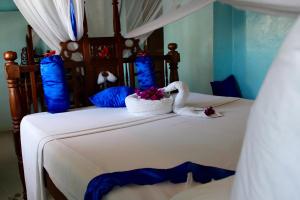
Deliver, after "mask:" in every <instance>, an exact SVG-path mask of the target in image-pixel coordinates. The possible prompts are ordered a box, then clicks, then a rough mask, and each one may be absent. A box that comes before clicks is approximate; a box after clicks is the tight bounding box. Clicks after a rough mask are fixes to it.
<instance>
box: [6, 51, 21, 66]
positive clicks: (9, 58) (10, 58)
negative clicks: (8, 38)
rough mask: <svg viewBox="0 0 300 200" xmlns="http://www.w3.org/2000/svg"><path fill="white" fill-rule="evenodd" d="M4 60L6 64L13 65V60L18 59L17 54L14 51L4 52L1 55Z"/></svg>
mask: <svg viewBox="0 0 300 200" xmlns="http://www.w3.org/2000/svg"><path fill="white" fill-rule="evenodd" d="M3 57H4V60H5V61H6V62H8V63H14V62H15V60H16V59H17V58H18V56H17V53H16V52H14V51H6V52H5V53H4V54H3Z"/></svg>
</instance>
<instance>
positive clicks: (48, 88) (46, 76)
mask: <svg viewBox="0 0 300 200" xmlns="http://www.w3.org/2000/svg"><path fill="white" fill-rule="evenodd" d="M40 66H41V67H40V68H41V76H42V82H43V89H44V96H45V100H46V104H47V109H48V112H50V113H59V112H65V111H67V110H68V109H69V108H70V98H69V91H68V88H67V83H66V79H65V70H64V65H63V61H62V59H61V57H60V56H58V55H54V56H49V57H45V58H43V59H42V60H41V63H40Z"/></svg>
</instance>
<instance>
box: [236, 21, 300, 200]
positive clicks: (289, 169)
mask: <svg viewBox="0 0 300 200" xmlns="http://www.w3.org/2000/svg"><path fill="white" fill-rule="evenodd" d="M231 199H232V200H299V199H300V18H298V20H297V22H296V24H295V26H294V28H293V29H292V31H291V32H290V34H289V36H288V37H287V39H286V40H285V42H284V44H283V46H282V48H281V50H280V53H279V56H278V58H277V59H276V60H275V61H274V63H273V66H272V67H271V69H270V71H269V73H268V75H267V77H266V80H265V82H264V84H263V86H262V89H261V91H260V94H259V96H258V98H257V100H256V102H255V103H254V106H253V108H252V110H251V114H250V117H249V121H248V127H247V131H246V136H245V140H244V145H243V148H242V153H241V157H240V161H239V165H238V169H237V174H236V177H235V181H234V185H233V189H232V194H231Z"/></svg>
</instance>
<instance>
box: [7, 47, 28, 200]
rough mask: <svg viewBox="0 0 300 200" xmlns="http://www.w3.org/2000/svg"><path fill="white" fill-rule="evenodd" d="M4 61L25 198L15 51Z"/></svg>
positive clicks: (20, 109)
mask: <svg viewBox="0 0 300 200" xmlns="http://www.w3.org/2000/svg"><path fill="white" fill-rule="evenodd" d="M3 56H4V59H5V61H6V63H5V72H6V80H7V87H8V95H9V103H10V113H11V117H12V124H13V130H12V132H13V136H14V144H15V151H16V155H17V158H18V166H19V173H20V178H21V182H22V186H23V196H24V199H26V188H25V179H24V170H23V161H22V151H21V140H20V123H21V120H22V117H23V115H24V114H23V109H22V102H21V94H20V69H19V66H18V64H17V63H16V62H15V60H16V59H17V53H16V52H13V51H7V52H5V53H4V54H3Z"/></svg>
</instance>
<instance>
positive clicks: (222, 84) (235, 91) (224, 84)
mask: <svg viewBox="0 0 300 200" xmlns="http://www.w3.org/2000/svg"><path fill="white" fill-rule="evenodd" d="M210 84H211V87H212V91H213V94H214V95H217V96H225V97H242V96H241V92H240V90H239V87H238V84H237V82H236V80H235V78H234V76H233V75H230V76H229V77H227V78H226V79H225V80H223V81H213V82H211V83H210Z"/></svg>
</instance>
